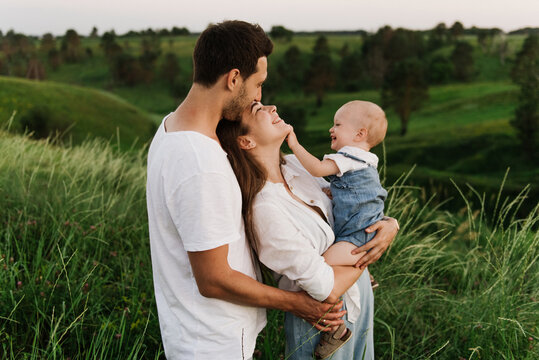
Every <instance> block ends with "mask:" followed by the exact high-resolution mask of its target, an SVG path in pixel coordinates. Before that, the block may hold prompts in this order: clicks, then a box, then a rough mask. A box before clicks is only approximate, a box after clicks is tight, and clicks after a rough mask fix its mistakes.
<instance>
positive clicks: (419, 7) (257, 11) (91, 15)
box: [0, 0, 539, 35]
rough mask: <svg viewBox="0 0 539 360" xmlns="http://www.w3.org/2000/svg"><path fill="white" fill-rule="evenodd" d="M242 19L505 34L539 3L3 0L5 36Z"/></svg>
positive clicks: (196, 28)
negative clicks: (460, 28)
mask: <svg viewBox="0 0 539 360" xmlns="http://www.w3.org/2000/svg"><path fill="white" fill-rule="evenodd" d="M229 19H240V20H244V21H248V22H251V23H258V24H260V25H261V26H262V27H263V28H264V29H266V30H268V31H269V30H270V29H271V27H272V26H273V25H283V26H285V27H287V28H289V29H292V30H294V31H314V30H358V29H362V30H367V31H376V30H377V29H378V28H380V27H381V26H384V25H390V26H391V27H405V28H409V29H417V30H423V29H430V28H433V27H434V26H435V25H436V24H438V23H440V22H444V23H445V24H446V25H447V26H451V25H452V24H453V23H454V22H455V21H456V20H458V21H460V22H462V24H463V25H464V26H465V27H471V26H474V25H475V26H477V27H498V28H501V29H502V30H504V31H511V30H516V29H518V28H522V27H527V26H530V27H539V0H511V1H508V0H444V1H441V0H376V1H374V0H370V1H366V0H271V1H260V0H259V1H255V0H250V1H247V0H228V1H227V0H190V1H186V0H152V1H148V0H146V1H142V0H90V1H88V0H87V1H81V0H45V1H43V0H0V30H1V31H3V32H6V31H8V30H10V29H13V30H15V31H16V32H22V33H25V34H28V35H42V34H44V33H47V32H51V33H53V34H55V35H61V34H64V33H65V31H66V30H67V29H75V30H76V31H77V32H79V33H80V34H89V33H90V31H91V29H92V27H94V26H96V27H97V29H98V31H99V33H100V34H101V33H103V32H104V31H108V30H111V29H114V30H115V31H116V33H119V34H122V33H125V32H127V31H129V30H142V29H147V28H149V27H151V28H153V29H160V28H168V29H170V28H172V26H177V27H186V28H187V29H189V31H191V32H200V31H202V30H204V28H206V26H207V25H208V24H210V23H216V22H220V21H222V20H229Z"/></svg>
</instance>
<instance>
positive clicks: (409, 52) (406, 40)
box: [384, 24, 445, 66]
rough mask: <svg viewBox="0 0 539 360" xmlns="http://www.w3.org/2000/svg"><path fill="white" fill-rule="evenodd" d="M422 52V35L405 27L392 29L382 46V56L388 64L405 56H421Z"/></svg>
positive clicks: (423, 46) (423, 51)
mask: <svg viewBox="0 0 539 360" xmlns="http://www.w3.org/2000/svg"><path fill="white" fill-rule="evenodd" d="M442 25H443V24H442ZM444 27H445V25H444ZM424 53H425V45H424V41H423V35H421V33H419V32H417V31H411V30H407V29H400V28H399V29H397V30H395V31H393V32H392V34H391V36H390V37H389V39H388V40H387V41H386V45H385V47H384V57H385V58H386V60H387V61H388V63H389V65H390V66H391V64H393V63H395V62H398V61H402V60H404V59H407V58H412V57H417V58H421V57H422V56H423V54H424Z"/></svg>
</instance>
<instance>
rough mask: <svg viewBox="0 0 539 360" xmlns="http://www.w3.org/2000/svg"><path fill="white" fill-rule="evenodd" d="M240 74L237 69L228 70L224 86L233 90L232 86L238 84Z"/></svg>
mask: <svg viewBox="0 0 539 360" xmlns="http://www.w3.org/2000/svg"><path fill="white" fill-rule="evenodd" d="M240 82H241V76H240V71H239V70H238V69H232V70H230V71H229V72H228V73H227V75H226V87H227V89H228V90H230V91H233V90H234V88H235V87H236V86H238V85H240Z"/></svg>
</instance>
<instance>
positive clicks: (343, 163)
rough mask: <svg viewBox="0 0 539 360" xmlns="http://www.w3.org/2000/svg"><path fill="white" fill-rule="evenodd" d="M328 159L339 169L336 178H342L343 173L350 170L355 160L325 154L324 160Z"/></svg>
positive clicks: (339, 155)
mask: <svg viewBox="0 0 539 360" xmlns="http://www.w3.org/2000/svg"><path fill="white" fill-rule="evenodd" d="M326 159H329V160H333V161H334V162H335V164H336V165H337V167H338V168H339V173H338V174H336V175H337V176H342V175H343V174H344V173H345V172H347V171H349V170H352V166H353V165H354V161H355V160H350V159H349V158H347V157H346V156H343V155H341V154H327V155H324V160H326Z"/></svg>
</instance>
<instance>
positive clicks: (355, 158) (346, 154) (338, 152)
mask: <svg viewBox="0 0 539 360" xmlns="http://www.w3.org/2000/svg"><path fill="white" fill-rule="evenodd" d="M337 154H341V155H342V156H346V157H347V158H350V159H352V160H355V161H359V162H362V163H364V164H367V166H372V165H371V164H369V163H368V162H366V161H365V160H361V159H360V158H357V157H355V156H354V155H350V154H348V153H345V152H342V151H337Z"/></svg>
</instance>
